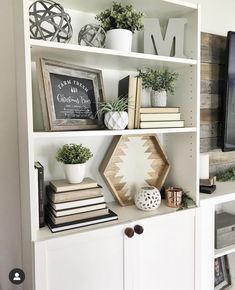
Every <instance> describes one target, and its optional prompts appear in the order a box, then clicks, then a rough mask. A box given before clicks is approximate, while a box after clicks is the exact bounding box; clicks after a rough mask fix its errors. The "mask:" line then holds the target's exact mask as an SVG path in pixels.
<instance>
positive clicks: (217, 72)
mask: <svg viewBox="0 0 235 290" xmlns="http://www.w3.org/2000/svg"><path fill="white" fill-rule="evenodd" d="M225 49H226V37H224V36H219V35H215V34H209V33H202V34H201V110H200V113H201V128H200V151H201V152H209V154H210V173H211V174H212V175H213V174H216V173H218V172H219V171H222V170H224V169H227V168H230V167H233V166H235V151H234V152H233V151H232V152H226V153H225V152H222V151H221V149H220V140H221V105H222V98H223V97H224V88H225V56H226V53H225Z"/></svg>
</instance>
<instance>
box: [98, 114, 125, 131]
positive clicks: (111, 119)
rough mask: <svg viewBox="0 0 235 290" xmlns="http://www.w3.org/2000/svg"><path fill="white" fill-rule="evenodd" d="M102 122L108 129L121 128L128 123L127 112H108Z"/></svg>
mask: <svg viewBox="0 0 235 290" xmlns="http://www.w3.org/2000/svg"><path fill="white" fill-rule="evenodd" d="M104 123H105V126H106V127H107V128H108V129H111V130H122V129H125V128H126V126H127V124H128V114H127V112H124V111H123V112H108V113H106V114H105V116H104Z"/></svg>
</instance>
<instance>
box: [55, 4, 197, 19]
mask: <svg viewBox="0 0 235 290" xmlns="http://www.w3.org/2000/svg"><path fill="white" fill-rule="evenodd" d="M119 2H122V3H123V4H129V3H132V4H133V5H134V8H135V10H136V11H144V13H145V14H146V15H148V17H152V16H155V17H156V15H157V16H158V17H159V18H163V17H164V18H167V17H173V15H174V17H180V16H182V15H183V14H186V13H190V12H192V11H194V10H196V9H197V5H196V4H193V3H188V2H184V1H178V0H165V1H160V0H148V5H145V6H144V7H143V1H142V0H133V1H130V0H128V1H127V0H125V1H124V0H121V1H119ZM60 4H61V5H63V6H64V7H66V8H69V9H73V10H80V11H83V12H88V13H98V12H100V11H103V10H104V9H107V7H111V1H110V0H100V1H90V0H89V1H83V0H60Z"/></svg>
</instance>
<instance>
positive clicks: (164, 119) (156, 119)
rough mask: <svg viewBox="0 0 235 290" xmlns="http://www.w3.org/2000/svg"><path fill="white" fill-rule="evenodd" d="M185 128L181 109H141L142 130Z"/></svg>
mask: <svg viewBox="0 0 235 290" xmlns="http://www.w3.org/2000/svg"><path fill="white" fill-rule="evenodd" d="M179 127H184V120H181V114H180V108H179V107H156V108H140V128H142V129H146V128H179Z"/></svg>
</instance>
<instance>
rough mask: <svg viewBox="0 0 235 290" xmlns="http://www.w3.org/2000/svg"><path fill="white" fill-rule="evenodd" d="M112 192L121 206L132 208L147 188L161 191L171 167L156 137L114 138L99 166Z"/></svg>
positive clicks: (133, 136)
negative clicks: (140, 193) (136, 197)
mask: <svg viewBox="0 0 235 290" xmlns="http://www.w3.org/2000/svg"><path fill="white" fill-rule="evenodd" d="M99 170H100V173H101V175H102V176H103V178H104V180H105V182H106V184H107V186H108V188H109V190H110V191H111V192H112V194H113V195H114V197H115V199H116V200H117V201H118V202H119V203H120V205H122V206H126V205H131V204H133V202H134V195H135V193H136V192H137V191H138V189H139V188H140V187H142V186H144V185H152V186H155V187H157V188H158V189H161V187H162V185H163V184H164V181H165V179H166V177H167V174H168V172H169V170H170V165H169V162H168V160H167V157H166V155H165V153H164V152H163V150H162V148H161V146H160V144H159V142H158V140H157V138H156V136H154V135H124V136H115V137H114V138H113V141H112V143H111V145H110V147H109V149H108V152H107V153H106V155H105V157H104V160H103V161H102V163H101V165H100V168H99Z"/></svg>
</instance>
